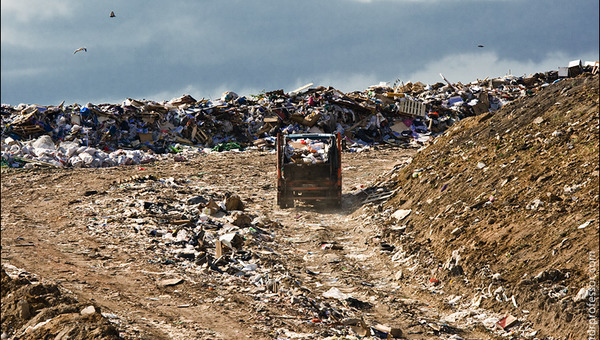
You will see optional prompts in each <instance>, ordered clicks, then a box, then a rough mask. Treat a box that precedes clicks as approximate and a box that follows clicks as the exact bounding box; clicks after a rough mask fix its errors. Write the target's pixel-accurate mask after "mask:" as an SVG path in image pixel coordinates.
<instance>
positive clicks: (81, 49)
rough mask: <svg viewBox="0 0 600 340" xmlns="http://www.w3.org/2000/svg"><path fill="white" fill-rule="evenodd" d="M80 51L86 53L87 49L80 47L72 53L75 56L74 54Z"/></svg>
mask: <svg viewBox="0 0 600 340" xmlns="http://www.w3.org/2000/svg"><path fill="white" fill-rule="evenodd" d="M81 51H83V52H87V48H85V47H80V48H78V49H76V50H75V52H73V54H75V53H77V52H81Z"/></svg>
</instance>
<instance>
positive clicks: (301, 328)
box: [2, 76, 600, 339]
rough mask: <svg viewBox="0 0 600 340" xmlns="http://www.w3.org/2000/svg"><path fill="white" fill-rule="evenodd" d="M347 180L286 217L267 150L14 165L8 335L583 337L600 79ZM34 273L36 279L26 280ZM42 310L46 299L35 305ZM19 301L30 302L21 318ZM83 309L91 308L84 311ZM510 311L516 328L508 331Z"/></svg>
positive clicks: (594, 232)
mask: <svg viewBox="0 0 600 340" xmlns="http://www.w3.org/2000/svg"><path fill="white" fill-rule="evenodd" d="M182 159H185V161H182ZM342 166H343V176H344V177H343V178H344V179H343V185H344V187H343V206H342V208H341V209H339V210H325V209H324V208H323V207H319V206H310V205H303V204H299V205H297V206H296V208H293V209H279V208H277V207H276V205H275V195H276V188H275V180H276V173H275V155H274V154H273V153H271V152H259V151H249V152H242V153H239V152H225V153H211V154H204V153H197V154H194V153H189V154H185V155H184V157H181V155H178V157H177V158H175V157H172V158H169V159H167V160H165V161H161V162H157V163H154V164H144V165H140V166H124V167H115V168H102V169H3V172H2V264H3V266H5V267H6V268H7V270H9V269H10V271H9V274H11V275H12V277H13V279H10V278H9V277H8V276H6V277H5V276H3V280H2V312H3V315H2V331H3V332H5V333H6V335H7V336H10V337H13V338H17V337H18V336H20V334H22V332H23V331H24V330H25V329H27V327H32V328H34V327H37V328H35V330H33V331H35V332H39V333H35V334H36V337H38V338H44V337H46V336H54V337H56V335H57V334H58V333H60V332H64V334H67V333H68V335H69V336H71V337H72V338H73V337H74V338H77V336H78V334H83V333H80V332H81V329H82V328H77V327H84V328H85V327H88V328H87V329H88V331H89V332H96V333H94V334H98V338H110V337H111V336H114V333H113V328H112V327H114V329H117V330H118V332H117V334H116V335H115V336H118V337H121V338H126V339H191V338H195V339H240V338H251V339H273V338H280V339H292V338H312V339H323V338H328V337H329V338H344V337H346V338H353V337H356V336H366V337H387V336H388V335H390V336H392V335H394V336H396V337H398V338H404V339H460V338H464V339H488V338H496V337H497V338H506V337H511V338H532V339H533V338H535V337H537V338H540V339H542V338H548V339H550V337H552V338H553V339H568V338H569V337H571V338H581V336H582V335H585V331H586V330H587V329H588V328H587V322H588V318H589V314H588V313H587V309H586V302H587V301H588V300H589V299H587V300H586V298H585V297H584V293H585V292H588V294H591V293H594V292H589V291H587V290H586V289H587V288H588V287H589V281H590V272H589V269H590V263H591V262H590V254H592V252H593V251H594V250H595V249H597V248H598V221H599V220H600V219H599V217H598V76H595V77H593V78H591V77H583V76H582V77H580V78H575V79H567V80H563V81H561V82H558V83H557V84H554V85H551V86H549V87H548V88H546V89H544V90H543V91H541V92H538V93H537V94H536V95H535V96H532V97H530V98H525V99H523V100H519V101H517V102H514V103H511V104H510V105H507V106H506V107H504V108H503V109H501V110H499V111H497V112H495V113H490V114H486V115H481V116H476V117H471V118H468V119H465V120H462V121H460V122H459V123H457V125H456V126H454V127H453V128H451V130H450V131H449V132H448V133H447V134H446V135H445V136H442V137H439V138H438V139H436V141H435V143H434V144H432V145H429V146H427V147H426V148H424V149H422V150H420V151H418V152H417V151H416V150H407V149H400V148H397V149H394V148H388V147H386V148H379V149H377V148H375V149H372V150H370V151H365V152H360V153H344V154H343V160H342ZM238 198H239V200H238ZM218 244H225V245H226V247H223V248H221V247H220V246H218ZM217 248H218V249H217ZM595 265H597V262H596V264H595ZM27 272H29V273H35V275H36V276H37V275H39V277H40V278H42V279H41V281H42V282H40V280H38V281H35V280H34V281H32V280H28V281H27V282H21V281H19V280H20V279H18V277H19V275H21V276H27V274H26V273H27ZM595 280H596V282H597V278H595ZM17 283H18V284H17ZM596 287H597V284H596ZM5 291H6V292H11V293H6V296H10V298H5ZM41 296H47V297H50V298H49V299H47V300H44V301H50V300H51V301H52V302H44V303H43V304H41V305H39V304H36V303H38V302H36V301H41V300H40V299H41ZM22 301H27V302H26V303H28V304H29V306H39V308H38V307H34V308H30V315H29V316H28V317H27V318H24V317H23V314H19V313H22V309H19V307H18V306H19V304H21V305H22V304H23V303H24V302H22ZM78 301H81V302H78ZM90 305H92V306H94V308H95V311H96V313H92V314H89V315H88V314H86V315H82V314H81V311H82V309H84V308H85V307H87V306H90ZM596 310H597V309H596ZM100 311H101V312H100ZM5 313H6V314H5ZM509 315H510V316H512V317H515V318H516V322H514V323H513V324H511V325H509V326H508V327H506V328H505V329H502V328H501V327H500V326H498V325H497V323H498V322H500V323H502V318H504V317H505V316H509ZM46 320H50V321H48V322H47V323H44V322H46ZM107 322H108V323H107ZM30 329H31V328H30ZM30 331H31V330H30ZM61 334H63V333H61Z"/></svg>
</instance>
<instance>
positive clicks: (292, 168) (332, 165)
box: [277, 133, 342, 208]
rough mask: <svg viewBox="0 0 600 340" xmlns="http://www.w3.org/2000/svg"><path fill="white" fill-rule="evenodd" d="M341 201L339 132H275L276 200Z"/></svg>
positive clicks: (288, 202) (284, 203)
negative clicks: (276, 133)
mask: <svg viewBox="0 0 600 340" xmlns="http://www.w3.org/2000/svg"><path fill="white" fill-rule="evenodd" d="M295 201H303V202H309V203H312V204H318V203H324V204H325V205H326V206H329V207H335V208H339V207H341V205H342V139H341V135H340V134H339V133H338V134H326V133H313V134H282V133H279V134H278V135H277V204H278V205H279V207H280V208H290V207H294V204H295Z"/></svg>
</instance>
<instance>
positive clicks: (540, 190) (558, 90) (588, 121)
mask: <svg viewBox="0 0 600 340" xmlns="http://www.w3.org/2000/svg"><path fill="white" fill-rule="evenodd" d="M598 127H599V120H598V75H595V76H591V75H584V76H580V77H577V78H573V79H568V80H563V81H560V82H557V83H555V84H553V85H550V86H549V87H547V88H546V89H545V90H544V91H543V92H540V93H538V94H537V95H534V96H531V97H527V98H522V99H520V100H517V101H514V102H512V103H510V104H509V105H506V106H504V107H503V108H502V109H500V110H498V111H496V112H490V113H486V114H483V115H479V116H476V117H471V118H467V119H464V120H462V121H460V122H458V123H457V124H456V125H454V126H453V127H452V128H451V129H450V130H449V131H448V133H447V134H445V135H444V136H441V137H439V138H438V139H437V140H436V141H435V142H434V143H433V144H432V145H429V146H428V147H426V148H425V149H423V150H421V151H420V152H419V153H418V154H417V155H416V156H415V158H414V159H413V161H412V163H411V164H410V165H409V166H407V167H405V168H404V169H401V170H398V171H397V172H396V173H395V174H394V175H393V176H392V178H391V179H393V180H395V182H393V183H392V184H394V185H393V188H395V190H398V194H397V195H396V197H395V198H393V199H392V200H390V201H389V202H388V203H387V204H385V205H384V209H387V210H388V211H389V212H390V214H391V213H393V212H395V211H398V210H403V211H408V210H410V213H409V215H408V217H405V218H403V219H402V220H401V221H397V219H394V218H392V217H391V216H390V217H389V218H388V220H387V227H386V229H387V232H386V235H387V237H388V238H389V239H390V240H396V242H398V243H400V244H403V243H404V244H405V246H407V245H408V244H410V245H411V247H410V248H409V247H407V249H413V250H412V253H414V254H419V255H421V256H423V257H424V260H428V261H429V262H432V263H431V265H430V266H429V267H430V268H429V269H431V272H430V273H429V275H431V277H432V278H434V279H438V280H440V281H441V282H443V283H444V289H445V290H446V293H453V294H460V295H462V296H463V299H464V298H468V299H469V302H471V301H473V303H475V302H477V300H478V299H479V297H481V299H480V300H479V301H478V302H479V304H478V305H480V306H482V307H485V308H488V309H492V310H495V311H498V312H502V313H505V314H507V315H508V314H510V315H513V316H514V317H517V318H519V320H527V321H529V322H532V323H533V324H534V327H536V328H538V329H540V332H539V333H537V336H538V337H539V336H553V337H554V338H573V339H582V338H584V337H586V334H587V333H586V332H587V331H588V329H589V327H588V326H589V323H588V322H589V319H590V318H593V317H594V315H593V314H591V315H590V313H588V309H587V308H586V303H587V302H589V301H587V300H588V299H584V298H581V297H582V296H584V295H581V294H584V291H585V289H586V288H587V289H589V288H590V287H591V286H590V281H591V284H593V283H594V282H595V285H596V287H597V286H598V278H597V276H596V275H595V274H594V273H595V271H594V270H596V268H595V267H596V266H597V256H598V225H599V220H600V219H599V216H598V201H599V196H598V190H599V189H598V174H599V161H598V145H599V141H598ZM389 182H391V180H390V179H388V185H389ZM398 226H400V227H398ZM398 230H401V231H398ZM407 235H409V236H410V240H411V242H412V243H409V242H408V241H407ZM415 248H416V249H419V250H414V249H415ZM421 249H429V250H431V253H427V252H425V251H422V250H421ZM408 254H409V255H410V254H411V252H410V251H409V252H408ZM425 254H427V255H425ZM431 254H433V256H434V257H433V258H434V259H435V260H433V261H431V258H429V257H428V256H431ZM465 288H468V289H465ZM578 293H579V294H580V296H579V298H578V297H577V294H578ZM589 293H593V292H592V291H590V292H589ZM513 296H514V300H515V301H514V302H513V299H512V297H513ZM592 302H593V301H592ZM595 310H596V311H597V309H595ZM595 317H596V320H597V314H596V315H595Z"/></svg>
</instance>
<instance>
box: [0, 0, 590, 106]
mask: <svg viewBox="0 0 600 340" xmlns="http://www.w3.org/2000/svg"><path fill="white" fill-rule="evenodd" d="M598 4H599V1H598V0H570V1H565V0H522V1H519V0H379V1H378V0H372V1H365V0H363V1H358V0H301V1H300V0H297V1H285V0H263V1H252V0H239V1H229V0H219V1H216V0H212V1H208V0H198V1H192V0H189V1H183V0H171V1H141V0H127V1H116V0H115V1H99V0H98V1H80V0H61V1H48V0H2V2H1V5H2V11H1V12H2V18H1V19H2V20H1V25H2V30H1V33H2V46H1V47H2V48H1V53H2V56H1V63H2V72H1V76H2V79H1V86H2V95H1V97H2V98H1V99H2V103H6V104H10V105H18V104H19V103H25V104H39V105H58V104H59V103H60V102H62V101H63V100H64V101H65V103H66V104H72V103H79V104H85V103H88V102H91V103H93V104H103V103H121V102H123V101H124V100H125V99H127V98H133V99H148V100H154V101H157V102H162V101H167V100H170V99H173V98H175V97H179V96H181V95H183V94H190V95H192V96H193V97H194V98H195V99H197V100H199V99H201V98H211V99H216V98H219V97H221V95H222V93H223V92H225V91H233V92H236V93H238V94H239V95H251V94H259V93H260V92H262V91H272V90H278V89H283V90H284V91H285V92H289V91H292V90H294V89H296V88H298V87H300V86H302V85H305V84H308V83H314V86H319V85H323V86H333V87H334V88H337V89H339V90H341V91H343V92H351V91H356V90H358V91H363V90H365V89H367V88H368V87H369V86H370V85H374V84H379V83H380V82H388V83H389V84H390V85H393V84H394V83H395V82H396V81H401V82H404V83H406V82H408V81H412V82H416V81H421V82H423V83H426V84H434V83H437V82H439V81H441V77H440V73H442V74H443V75H444V76H445V77H446V78H447V79H448V80H449V81H451V82H453V83H454V82H459V81H460V82H462V83H468V82H471V81H474V80H476V79H484V78H486V77H490V78H491V77H499V76H504V75H507V74H513V75H517V76H522V75H528V74H532V73H536V72H545V71H550V70H558V67H560V66H567V65H568V63H569V61H571V60H582V61H595V60H598V59H599V57H598V55H599V53H598V45H599V39H598V35H599V34H598V32H599V28H598V27H599V20H598V18H599V14H598V10H599V8H598V7H599V5H598ZM111 11H114V13H115V17H114V18H111V17H110V16H109V14H110V12H111ZM478 45H484V47H478ZM80 47H86V48H87V52H85V51H81V52H77V53H76V54H74V53H73V52H74V51H75V50H76V49H78V48H80Z"/></svg>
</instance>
